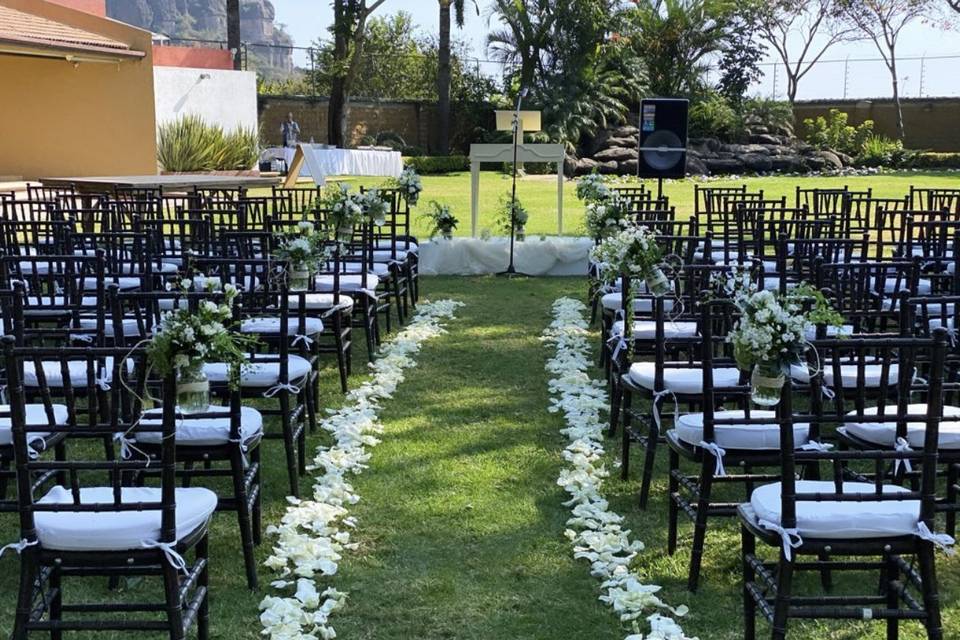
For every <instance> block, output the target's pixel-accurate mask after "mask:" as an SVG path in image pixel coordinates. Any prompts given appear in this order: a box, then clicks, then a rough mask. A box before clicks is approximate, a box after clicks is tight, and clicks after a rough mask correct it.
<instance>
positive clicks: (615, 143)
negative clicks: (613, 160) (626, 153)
mask: <svg viewBox="0 0 960 640" xmlns="http://www.w3.org/2000/svg"><path fill="white" fill-rule="evenodd" d="M606 146H607V148H608V149H609V148H610V147H623V148H624V149H636V148H637V137H636V136H634V137H632V138H610V139H608V140H607V143H606Z"/></svg>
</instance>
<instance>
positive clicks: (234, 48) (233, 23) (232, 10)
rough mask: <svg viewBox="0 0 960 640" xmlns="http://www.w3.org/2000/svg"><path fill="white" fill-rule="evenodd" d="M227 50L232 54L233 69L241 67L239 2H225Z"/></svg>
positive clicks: (230, 0) (233, 0)
mask: <svg viewBox="0 0 960 640" xmlns="http://www.w3.org/2000/svg"><path fill="white" fill-rule="evenodd" d="M227 49H229V50H230V52H231V53H232V54H233V68H234V69H236V70H237V71H239V70H240V69H241V68H242V67H243V58H242V56H241V55H240V0H227Z"/></svg>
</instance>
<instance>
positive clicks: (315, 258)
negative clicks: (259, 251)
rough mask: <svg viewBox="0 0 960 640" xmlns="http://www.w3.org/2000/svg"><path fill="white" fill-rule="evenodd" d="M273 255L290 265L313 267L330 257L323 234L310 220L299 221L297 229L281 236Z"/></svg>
mask: <svg viewBox="0 0 960 640" xmlns="http://www.w3.org/2000/svg"><path fill="white" fill-rule="evenodd" d="M273 257H274V258H276V259H277V260H283V261H285V262H286V263H288V264H290V265H304V266H306V267H308V268H312V269H316V268H317V267H318V266H319V265H320V264H321V263H323V262H326V261H327V260H328V259H329V258H330V256H329V252H328V251H327V248H326V247H325V245H324V241H323V236H322V235H321V234H319V233H317V230H316V227H315V226H314V224H313V223H312V222H310V221H309V220H301V221H300V222H298V223H297V229H296V231H294V232H292V233H288V234H284V235H283V237H282V238H280V240H279V243H278V244H277V248H276V249H274V251H273Z"/></svg>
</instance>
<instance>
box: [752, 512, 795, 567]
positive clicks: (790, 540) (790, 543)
mask: <svg viewBox="0 0 960 640" xmlns="http://www.w3.org/2000/svg"><path fill="white" fill-rule="evenodd" d="M758 524H759V525H760V526H761V527H763V528H764V529H766V530H767V531H773V532H774V533H778V534H780V538H781V540H783V557H785V558H786V559H787V560H788V561H789V560H793V550H794V549H797V548H798V547H800V545H802V544H803V538H801V537H800V532H799V531H797V530H796V529H784V528H783V527H781V526H780V525H779V524H777V523H775V522H770V521H769V520H763V519H761V520H759V522H758Z"/></svg>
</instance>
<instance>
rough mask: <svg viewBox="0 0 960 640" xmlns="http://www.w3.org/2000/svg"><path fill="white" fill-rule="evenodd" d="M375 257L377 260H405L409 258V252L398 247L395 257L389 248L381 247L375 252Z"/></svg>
mask: <svg viewBox="0 0 960 640" xmlns="http://www.w3.org/2000/svg"><path fill="white" fill-rule="evenodd" d="M373 259H374V260H375V261H377V262H403V261H405V260H406V259H407V252H406V251H404V250H403V249H401V248H400V247H397V256H396V257H393V252H392V251H390V250H389V249H385V250H384V249H379V250H377V251H374V252H373Z"/></svg>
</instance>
